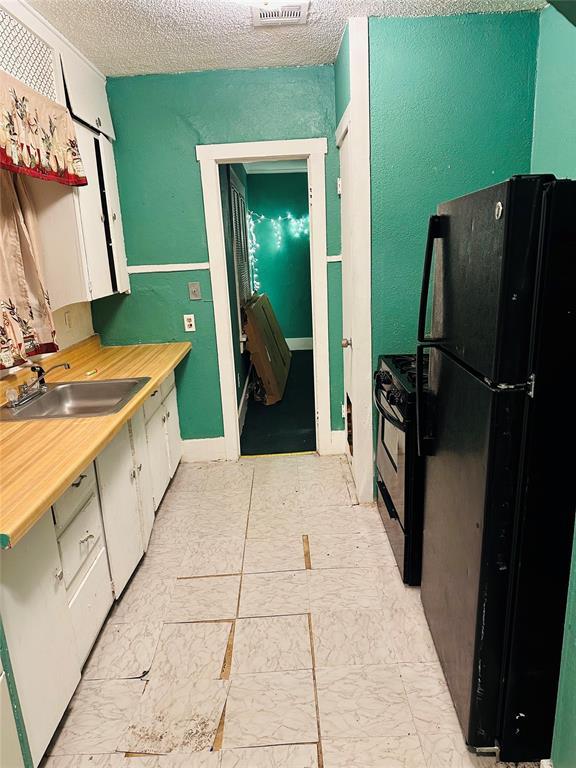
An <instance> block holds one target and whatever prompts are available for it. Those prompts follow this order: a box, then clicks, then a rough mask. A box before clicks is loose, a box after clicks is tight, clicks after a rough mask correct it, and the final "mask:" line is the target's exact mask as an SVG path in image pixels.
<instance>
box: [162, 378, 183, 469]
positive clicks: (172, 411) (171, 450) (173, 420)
mask: <svg viewBox="0 0 576 768" xmlns="http://www.w3.org/2000/svg"><path fill="white" fill-rule="evenodd" d="M164 409H165V411H166V422H165V424H166V439H167V440H168V460H169V464H170V477H173V475H174V473H175V472H176V470H177V469H178V464H179V463H180V459H181V458H182V438H181V437H180V423H179V421H178V402H177V400H176V388H173V389H172V391H171V392H170V393H169V395H168V396H167V397H166V400H164Z"/></svg>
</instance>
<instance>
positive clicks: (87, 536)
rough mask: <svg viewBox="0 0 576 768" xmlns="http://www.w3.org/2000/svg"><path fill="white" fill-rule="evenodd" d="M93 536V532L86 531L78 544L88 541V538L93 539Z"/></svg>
mask: <svg viewBox="0 0 576 768" xmlns="http://www.w3.org/2000/svg"><path fill="white" fill-rule="evenodd" d="M93 538H94V534H93V533H88V534H87V535H86V536H84V538H83V539H80V544H87V543H88V542H89V541H90V539H93Z"/></svg>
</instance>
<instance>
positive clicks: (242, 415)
mask: <svg viewBox="0 0 576 768" xmlns="http://www.w3.org/2000/svg"><path fill="white" fill-rule="evenodd" d="M251 373H252V365H250V370H249V371H248V373H247V374H246V381H245V382H244V389H243V390H242V397H241V399H240V405H239V406H238V428H239V429H240V434H242V430H243V429H244V422H245V421H246V414H247V412H248V386H249V384H250V375H251Z"/></svg>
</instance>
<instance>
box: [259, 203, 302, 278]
mask: <svg viewBox="0 0 576 768" xmlns="http://www.w3.org/2000/svg"><path fill="white" fill-rule="evenodd" d="M246 218H247V219H248V259H249V262H250V279H251V281H252V290H253V291H259V290H260V281H259V279H258V250H259V248H260V243H259V242H258V236H257V233H256V227H257V226H258V225H260V224H265V223H266V224H271V225H272V235H273V237H274V243H275V246H276V250H277V251H279V250H281V249H282V248H283V247H284V245H285V239H286V237H293V238H296V239H299V238H301V237H305V236H307V235H309V234H310V217H309V215H308V214H305V215H304V216H300V217H297V216H293V215H292V214H291V213H290V211H287V212H286V215H285V216H276V217H270V216H264V215H263V214H261V213H257V212H256V211H248V214H247V217H246Z"/></svg>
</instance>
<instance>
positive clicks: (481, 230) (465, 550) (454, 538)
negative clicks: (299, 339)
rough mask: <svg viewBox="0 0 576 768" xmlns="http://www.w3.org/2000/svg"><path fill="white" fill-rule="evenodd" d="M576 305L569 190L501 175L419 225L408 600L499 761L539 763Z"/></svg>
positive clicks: (566, 527)
mask: <svg viewBox="0 0 576 768" xmlns="http://www.w3.org/2000/svg"><path fill="white" fill-rule="evenodd" d="M432 291H433V297H431V298H430V301H429V299H428V295H429V292H432ZM575 296H576V182H575V181H570V180H556V179H555V178H554V177H553V176H518V177H514V178H512V179H510V180H508V181H506V182H504V183H501V184H498V185H496V186H493V187H490V188H488V189H483V190H481V191H478V192H475V193H473V194H470V195H467V196H465V197H461V198H459V199H457V200H453V201H451V202H448V203H445V204H443V205H441V206H440V207H439V209H438V215H436V216H433V217H432V218H431V220H430V224H429V232H428V241H427V248H426V257H425V265H424V276H423V286H422V297H421V303H420V318H419V329H418V341H419V347H418V355H417V368H418V376H417V379H418V386H417V404H418V405H417V413H418V439H419V449H420V451H421V453H422V454H425V455H426V482H425V501H424V540H423V566H422V602H423V605H424V610H425V613H426V618H427V620H428V624H429V626H430V629H431V632H432V636H433V638H434V643H435V645H436V649H437V651H438V655H439V657H440V661H441V664H442V667H443V670H444V674H445V676H446V680H447V683H448V687H449V689H450V692H451V695H452V699H453V701H454V705H455V708H456V711H457V714H458V718H459V720H460V724H461V726H462V731H463V734H464V738H465V740H466V743H467V744H468V747H469V748H470V749H471V750H473V751H477V752H480V753H481V752H490V751H494V750H495V749H496V750H499V754H500V759H501V760H504V761H533V760H534V761H535V760H540V759H543V758H547V757H549V756H550V753H551V743H552V731H553V724H554V714H555V705H556V694H557V687H558V675H559V668H560V657H561V649H562V639H563V629H564V618H565V609H566V598H567V590H568V579H569V570H570V560H571V550H572V538H573V530H574V518H575V512H576V450H575V448H574V445H575V442H576V344H575V341H576V300H575ZM429 304H430V306H429ZM430 310H431V312H430ZM429 314H431V317H428V315H429ZM427 325H429V326H430V332H429V334H427V333H426V326H427ZM424 350H426V351H427V352H429V377H428V387H427V389H426V390H425V389H424V386H423V381H422V373H423V360H424V354H423V353H424Z"/></svg>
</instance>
